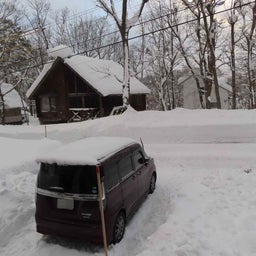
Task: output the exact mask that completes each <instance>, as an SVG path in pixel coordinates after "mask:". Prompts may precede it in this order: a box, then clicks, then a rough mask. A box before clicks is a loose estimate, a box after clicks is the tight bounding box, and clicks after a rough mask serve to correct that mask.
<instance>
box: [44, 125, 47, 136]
mask: <svg viewBox="0 0 256 256" xmlns="http://www.w3.org/2000/svg"><path fill="white" fill-rule="evenodd" d="M44 137H45V138H47V128H46V125H45V126H44Z"/></svg>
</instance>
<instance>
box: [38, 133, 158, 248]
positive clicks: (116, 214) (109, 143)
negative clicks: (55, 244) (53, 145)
mask: <svg viewBox="0 0 256 256" xmlns="http://www.w3.org/2000/svg"><path fill="white" fill-rule="evenodd" d="M38 162H40V171H39V173H38V179H37V189H36V213H35V219H36V227H37V232H39V233H42V234H49V235H57V236H65V237H69V238H79V239H83V240H86V241H91V242H97V243H101V242H102V241H103V235H102V227H101V218H100V217H101V215H100V208H99V197H98V186H97V175H96V168H100V180H101V182H100V183H101V188H102V191H103V198H102V199H103V205H104V217H105V225H106V239H107V243H108V244H110V243H118V242H119V241H121V239H122V237H123V235H124V231H125V225H126V222H127V220H128V219H129V218H130V217H131V216H132V214H133V213H134V211H135V210H136V209H137V208H138V206H139V205H140V204H141V202H142V201H143V200H144V199H145V198H146V196H147V194H148V193H153V192H154V189H155V183H156V177H157V175H156V167H155V164H154V160H153V158H151V157H148V156H147V155H146V153H145V151H144V149H143V147H141V145H140V144H139V143H137V142H136V141H134V140H132V139H130V138H124V137H90V138H86V139H83V140H80V141H77V142H74V143H70V144H67V145H65V146H62V147H60V148H58V149H57V150H55V151H54V152H49V154H48V155H46V156H44V157H41V158H40V159H38ZM97 166H99V167H97Z"/></svg>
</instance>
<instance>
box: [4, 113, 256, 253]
mask: <svg viewBox="0 0 256 256" xmlns="http://www.w3.org/2000/svg"><path fill="white" fill-rule="evenodd" d="M46 128H47V138H44V134H45V126H40V125H30V126H25V125H24V126H0V145H1V147H0V148H1V149H0V162H1V165H0V203H1V207H0V255H1V256H48V255H51V256H60V255H61V256H70V255H72V256H80V255H95V256H102V255H104V251H103V247H102V246H99V245H97V246H96V245H92V244H88V243H86V242H81V241H74V240H68V239H62V238H53V237H47V236H42V235H40V234H38V233H36V229H35V221H34V211H35V202H34V191H35V183H36V175H37V173H38V168H39V165H38V164H37V163H36V159H37V158H38V157H40V156H42V155H43V154H45V153H48V152H52V151H53V150H54V149H57V148H59V147H60V145H62V144H67V143H69V142H73V141H77V140H80V139H82V138H85V137H91V136H121V137H122V136H124V137H127V136H128V137H131V138H132V139H133V140H136V141H138V139H139V137H142V139H143V141H144V145H145V150H146V152H147V153H148V154H149V155H151V156H152V157H154V159H155V163H156V167H157V174H158V177H157V187H156V190H155V192H154V194H152V195H149V196H148V197H147V199H146V200H145V202H144V203H143V204H142V206H141V207H140V209H139V210H138V211H137V212H136V213H135V215H134V217H133V218H132V220H131V221H130V222H129V223H128V225H127V228H126V232H125V235H124V238H123V240H122V241H121V242H120V243H119V244H117V245H114V246H113V245H110V246H109V247H108V255H110V256H121V255H122V256H126V255H127V256H134V255H136V256H196V255H197V256H255V255H256V243H255V237H256V222H255V219H256V186H255V184H256V157H255V152H256V139H255V138H256V111H255V110H234V111H233V110H230V111H228V110H185V109H177V110H174V111H170V112H157V111H144V112H136V111H127V112H125V113H124V114H123V115H121V116H112V117H106V118H100V119H97V120H92V121H86V122H81V123H72V124H59V125H48V126H47V127H46ZM72 154H73V155H74V156H75V152H73V153H72Z"/></svg>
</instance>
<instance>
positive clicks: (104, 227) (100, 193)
mask: <svg viewBox="0 0 256 256" xmlns="http://www.w3.org/2000/svg"><path fill="white" fill-rule="evenodd" d="M96 173H97V183H98V196H99V199H98V200H99V206H100V216H101V226H102V235H103V242H104V251H105V256H108V245H107V237H106V226H105V217H104V209H103V201H102V196H103V194H102V187H101V180H100V167H99V165H97V166H96Z"/></svg>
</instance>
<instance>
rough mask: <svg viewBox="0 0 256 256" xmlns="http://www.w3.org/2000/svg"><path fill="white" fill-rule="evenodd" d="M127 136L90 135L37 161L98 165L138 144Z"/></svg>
mask: <svg viewBox="0 0 256 256" xmlns="http://www.w3.org/2000/svg"><path fill="white" fill-rule="evenodd" d="M137 143H138V142H136V141H135V140H133V139H130V138H126V137H88V138H85V139H82V140H79V141H76V142H72V143H69V144H66V145H64V146H61V147H59V148H58V149H57V150H55V151H54V152H48V153H47V154H46V155H44V156H41V157H40V158H38V159H37V162H41V163H48V164H53V163H56V164H58V165H96V164H100V162H101V161H103V160H104V159H106V158H107V157H108V156H110V155H111V154H113V153H115V152H118V151H119V150H121V149H123V148H125V147H127V146H129V145H132V144H137Z"/></svg>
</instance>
